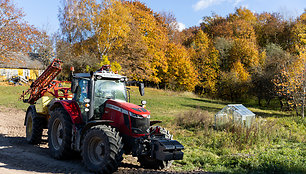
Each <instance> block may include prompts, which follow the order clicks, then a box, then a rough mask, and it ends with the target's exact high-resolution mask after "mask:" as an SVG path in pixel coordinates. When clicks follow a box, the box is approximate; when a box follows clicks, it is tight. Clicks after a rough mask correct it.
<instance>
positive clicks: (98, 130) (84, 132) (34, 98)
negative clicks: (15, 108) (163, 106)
mask: <svg viewBox="0 0 306 174" xmlns="http://www.w3.org/2000/svg"><path fill="white" fill-rule="evenodd" d="M61 64H62V62H61V61H59V60H54V61H53V62H52V63H51V65H49V67H48V68H47V69H46V70H45V71H44V73H43V74H42V75H41V76H40V77H39V78H38V79H37V80H36V81H35V82H33V84H32V85H31V88H30V89H29V90H28V91H27V92H25V93H23V95H22V96H21V98H22V99H23V101H24V102H27V103H30V104H31V105H30V106H29V107H28V110H27V112H26V117H25V126H26V140H27V141H28V142H29V143H31V144H38V143H40V142H41V139H42V132H43V129H48V145H49V149H50V153H51V155H52V156H53V157H54V158H56V159H64V158H68V157H69V156H71V155H72V154H73V153H75V152H81V155H82V158H83V162H84V164H85V166H86V167H87V168H88V169H89V170H90V171H93V172H98V173H112V172H114V171H116V170H117V169H118V165H119V164H120V162H121V160H122V159H123V158H122V155H123V154H124V153H125V154H132V155H133V156H134V157H137V158H138V161H139V163H140V165H141V166H142V167H144V168H153V169H163V168H166V167H168V166H169V165H170V164H171V163H172V161H173V160H181V159H183V152H182V150H183V149H184V146H183V145H182V144H180V143H179V142H178V141H176V140H172V136H171V135H170V134H169V132H168V131H166V130H165V129H163V128H161V127H159V126H153V124H155V123H159V122H160V121H150V112H149V111H147V110H146V109H145V108H144V105H145V104H146V103H145V101H142V105H135V104H132V103H129V102H128V101H129V99H130V97H129V91H128V90H127V87H126V84H127V78H126V77H125V76H121V75H119V74H115V73H113V72H112V71H111V70H110V67H109V66H103V67H102V68H101V69H100V70H98V71H96V72H91V73H76V74H73V73H72V80H71V88H67V87H61V86H60V82H59V81H54V79H55V77H56V76H57V75H58V74H59V72H60V71H61ZM138 84H139V91H140V93H141V95H143V94H144V85H143V83H138ZM68 91H71V93H72V95H71V94H69V93H68ZM26 96H28V98H27V99H25V97H26Z"/></svg>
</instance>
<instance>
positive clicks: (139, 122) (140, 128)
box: [130, 117, 150, 134]
mask: <svg viewBox="0 0 306 174" xmlns="http://www.w3.org/2000/svg"><path fill="white" fill-rule="evenodd" d="M130 118H131V124H132V132H133V133H134V134H146V133H148V130H149V128H150V118H144V117H140V118H135V117H130Z"/></svg>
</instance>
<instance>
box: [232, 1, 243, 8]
mask: <svg viewBox="0 0 306 174" xmlns="http://www.w3.org/2000/svg"><path fill="white" fill-rule="evenodd" d="M242 1H243V0H235V2H234V6H235V7H236V6H237V5H238V4H239V3H240V2H242Z"/></svg>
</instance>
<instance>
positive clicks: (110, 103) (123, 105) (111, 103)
mask: <svg viewBox="0 0 306 174" xmlns="http://www.w3.org/2000/svg"><path fill="white" fill-rule="evenodd" d="M106 107H108V108H112V109H114V110H120V112H122V113H125V114H127V115H131V114H130V112H132V113H134V114H137V115H142V116H143V117H147V116H149V115H150V112H149V111H148V110H146V109H145V108H143V107H141V106H138V105H135V104H133V103H128V102H125V101H121V100H112V99H109V100H107V101H106ZM127 112H129V113H127Z"/></svg>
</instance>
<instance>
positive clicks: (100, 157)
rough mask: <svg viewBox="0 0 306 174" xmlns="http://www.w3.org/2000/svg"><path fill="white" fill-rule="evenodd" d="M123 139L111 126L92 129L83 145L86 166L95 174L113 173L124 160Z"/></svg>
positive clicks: (85, 137) (87, 133) (86, 135)
mask: <svg viewBox="0 0 306 174" xmlns="http://www.w3.org/2000/svg"><path fill="white" fill-rule="evenodd" d="M122 147H123V144H122V138H121V137H120V136H119V133H118V132H117V131H116V130H115V129H114V128H111V127H110V126H106V125H98V126H94V127H92V128H90V129H89V130H88V131H87V132H86V134H85V136H84V140H83V143H82V158H83V162H84V164H85V166H86V167H87V168H88V169H89V170H90V171H92V172H95V173H113V172H115V171H116V170H117V169H118V165H119V163H120V161H121V159H122V152H123V151H122Z"/></svg>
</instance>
